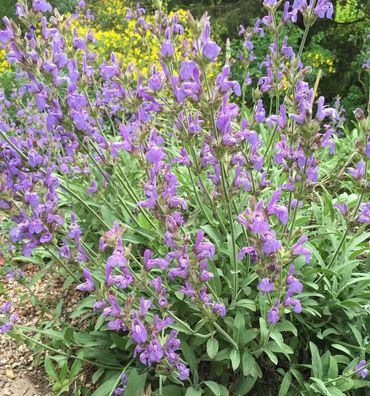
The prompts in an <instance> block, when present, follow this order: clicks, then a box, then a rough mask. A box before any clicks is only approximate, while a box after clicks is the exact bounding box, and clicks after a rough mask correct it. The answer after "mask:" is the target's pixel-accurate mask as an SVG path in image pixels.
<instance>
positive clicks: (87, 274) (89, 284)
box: [76, 268, 95, 292]
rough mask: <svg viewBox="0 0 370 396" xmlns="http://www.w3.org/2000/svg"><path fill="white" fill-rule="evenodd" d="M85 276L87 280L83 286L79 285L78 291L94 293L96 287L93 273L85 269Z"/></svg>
mask: <svg viewBox="0 0 370 396" xmlns="http://www.w3.org/2000/svg"><path fill="white" fill-rule="evenodd" d="M83 274H84V277H85V279H86V282H85V283H82V284H81V285H78V286H77V287H76V289H77V290H80V291H89V292H92V291H94V290H95V286H94V281H93V278H92V276H91V272H90V271H89V270H88V269H87V268H84V269H83Z"/></svg>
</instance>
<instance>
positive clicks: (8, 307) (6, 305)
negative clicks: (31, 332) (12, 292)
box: [0, 301, 12, 314]
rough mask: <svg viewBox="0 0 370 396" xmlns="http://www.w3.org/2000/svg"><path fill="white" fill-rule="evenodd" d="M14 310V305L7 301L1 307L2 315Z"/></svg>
mask: <svg viewBox="0 0 370 396" xmlns="http://www.w3.org/2000/svg"><path fill="white" fill-rule="evenodd" d="M11 308H12V303H11V302H10V301H6V302H5V303H4V304H3V305H2V306H1V307H0V313H3V314H5V313H8V312H9V311H10V310H11Z"/></svg>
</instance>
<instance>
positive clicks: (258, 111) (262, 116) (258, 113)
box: [254, 99, 266, 124]
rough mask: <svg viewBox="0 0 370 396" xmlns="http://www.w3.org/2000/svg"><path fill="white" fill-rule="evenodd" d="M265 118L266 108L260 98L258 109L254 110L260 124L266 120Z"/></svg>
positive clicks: (255, 117) (256, 119)
mask: <svg viewBox="0 0 370 396" xmlns="http://www.w3.org/2000/svg"><path fill="white" fill-rule="evenodd" d="M265 118H266V110H265V108H264V107H263V102H262V100H261V99H259V100H258V102H257V107H256V110H255V112H254V119H255V121H256V122H257V123H258V124H260V123H261V122H263V121H265Z"/></svg>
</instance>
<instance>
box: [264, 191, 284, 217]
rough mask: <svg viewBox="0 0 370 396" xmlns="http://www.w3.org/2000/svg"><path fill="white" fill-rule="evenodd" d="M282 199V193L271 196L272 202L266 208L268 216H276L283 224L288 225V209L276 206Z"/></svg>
mask: <svg viewBox="0 0 370 396" xmlns="http://www.w3.org/2000/svg"><path fill="white" fill-rule="evenodd" d="M280 197H281V191H274V192H273V194H272V196H271V200H270V202H269V203H268V205H267V207H266V209H267V214H268V215H272V214H275V215H276V216H277V217H278V219H279V220H280V221H281V222H282V223H283V224H286V223H287V222H288V208H287V207H286V206H284V205H277V204H276V202H277V201H279V199H280Z"/></svg>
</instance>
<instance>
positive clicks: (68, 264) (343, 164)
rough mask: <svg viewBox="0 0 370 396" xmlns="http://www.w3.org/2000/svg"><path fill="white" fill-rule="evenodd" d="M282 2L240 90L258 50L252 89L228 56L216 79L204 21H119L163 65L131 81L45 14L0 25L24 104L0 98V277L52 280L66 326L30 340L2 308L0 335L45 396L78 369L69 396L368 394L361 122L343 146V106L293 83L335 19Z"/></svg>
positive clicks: (45, 10)
mask: <svg viewBox="0 0 370 396" xmlns="http://www.w3.org/2000/svg"><path fill="white" fill-rule="evenodd" d="M287 4H288V5H287V6H286V9H285V11H284V13H283V14H281V13H279V12H278V11H277V9H278V7H279V5H280V4H279V3H277V2H275V1H272V0H269V1H266V2H265V3H264V7H265V9H266V12H267V15H266V16H265V17H264V18H263V19H262V20H261V21H257V23H256V25H255V26H254V27H252V28H242V29H241V32H240V34H241V36H242V37H243V48H241V50H243V51H242V52H243V53H242V54H241V55H242V56H241V57H240V58H241V62H243V66H244V68H245V70H246V72H247V73H248V72H249V68H250V64H251V62H252V61H253V60H254V57H255V56H256V54H255V51H254V48H256V42H258V41H257V40H258V35H262V34H264V33H266V34H267V32H269V33H270V34H272V37H273V44H272V45H270V46H269V47H268V49H267V53H264V54H263V56H264V58H265V59H264V61H263V64H262V66H261V76H260V77H259V79H258V81H255V82H256V83H257V84H255V88H254V89H253V91H252V90H251V86H252V85H254V82H253V80H252V81H251V80H250V79H249V78H243V81H244V83H243V84H242V86H240V85H239V83H238V82H237V81H235V80H232V79H231V68H232V66H233V65H232V64H231V61H230V60H231V59H230V49H229V48H227V49H226V53H225V57H226V63H225V65H224V67H223V68H222V70H221V72H219V73H218V72H217V68H216V67H215V64H216V62H217V59H218V57H219V54H220V50H221V48H220V47H219V46H218V45H217V44H216V42H215V41H214V40H213V38H212V37H211V35H210V23H209V19H208V17H207V15H204V16H203V17H202V18H201V19H200V20H199V21H197V20H194V19H193V18H192V17H191V15H188V16H187V18H184V19H183V20H180V18H179V16H178V15H176V14H174V15H171V16H169V15H167V14H166V13H165V12H164V11H163V10H158V11H157V12H156V13H155V14H154V15H153V16H151V17H150V18H149V17H145V19H144V17H143V16H144V15H145V14H144V10H143V9H142V8H140V7H138V8H136V9H134V10H131V11H129V19H130V20H132V21H135V29H137V31H140V32H142V34H141V35H139V36H140V40H143V41H142V42H141V44H140V46H141V47H140V48H143V47H144V46H145V43H146V42H147V41H145V40H146V37H147V35H150V37H151V40H154V41H155V43H156V47H157V48H158V49H159V51H158V52H159V55H158V57H159V64H158V65H157V66H154V67H153V65H151V64H148V66H147V69H146V72H144V71H142V70H141V71H139V70H138V69H137V68H136V67H135V65H130V64H128V65H127V66H126V64H125V60H124V59H119V58H118V57H117V56H116V55H115V54H114V53H112V54H111V57H110V60H109V61H107V60H104V59H103V60H101V59H99V58H97V57H96V54H95V53H94V52H93V51H92V50H91V49H92V48H94V46H93V43H91V42H92V41H93V39H92V37H91V34H90V33H88V32H87V33H86V34H87V37H83V36H80V35H79V34H78V31H77V30H74V26H76V23H78V21H77V22H76V21H74V17H73V16H70V17H69V18H64V17H62V16H60V15H59V14H58V13H54V15H53V16H50V12H52V9H51V6H50V5H49V3H47V2H46V1H45V0H35V1H34V2H33V3H32V8H31V9H27V8H26V6H25V5H24V4H23V3H20V4H19V6H18V9H17V12H18V15H19V17H20V18H19V23H20V24H23V27H22V29H23V31H25V32H26V34H23V33H22V29H19V28H18V26H17V25H16V23H14V22H9V21H8V20H5V26H6V28H5V30H2V31H0V40H1V42H2V43H3V45H4V47H5V48H6V50H7V54H8V61H9V62H10V63H11V64H14V67H16V69H17V75H18V78H19V81H18V83H19V84H20V87H19V88H15V89H14V92H12V94H11V95H10V96H7V95H5V94H4V95H1V96H0V100H1V102H0V106H1V112H0V114H1V115H0V117H1V118H0V139H1V140H0V158H1V162H0V164H1V169H2V173H1V175H0V186H1V190H0V207H1V208H2V209H3V216H4V217H5V218H6V221H5V222H4V227H5V226H8V228H9V233H8V235H3V237H6V238H8V242H7V244H8V249H4V252H3V254H4V257H5V258H4V259H5V261H6V262H9V261H10V260H13V261H27V260H32V261H33V262H34V263H37V264H39V265H40V267H41V269H42V270H43V271H53V272H56V271H59V272H60V273H62V274H63V275H64V277H65V287H68V286H70V285H71V284H73V285H74V286H75V287H77V289H78V290H79V291H81V301H80V302H79V304H78V306H77V307H76V308H75V310H74V312H73V313H72V315H71V319H78V320H80V321H81V322H80V324H81V325H80V326H72V325H70V326H69V325H66V324H65V323H60V324H58V325H55V326H54V327H53V328H49V327H46V328H44V329H27V328H25V327H22V326H19V325H17V316H16V313H15V312H14V308H13V307H11V305H10V304H6V305H4V306H3V307H1V314H2V315H1V318H0V321H1V322H2V326H1V332H2V333H8V334H9V335H11V336H13V337H15V338H16V339H19V340H21V339H23V340H25V341H26V342H28V343H30V345H35V344H36V345H37V348H39V349H41V350H47V351H48V355H47V356H46V358H45V361H44V365H45V369H46V371H47V373H48V374H49V376H50V379H51V381H52V383H53V387H54V390H55V392H56V393H57V394H63V393H66V392H68V391H71V389H72V385H73V383H74V382H75V381H76V379H77V378H78V374H79V372H80V370H81V369H82V367H83V365H89V366H96V371H95V372H94V374H93V375H92V381H93V383H94V384H96V390H94V391H92V390H89V389H87V388H80V389H79V388H78V387H75V390H74V394H76V395H79V394H84V395H93V396H104V395H105V396H111V395H113V394H114V395H121V394H123V393H125V394H126V395H130V396H132V395H140V394H143V393H144V394H146V395H168V396H175V395H186V396H194V395H202V394H203V395H205V396H207V395H240V396H242V395H246V394H248V393H250V392H253V393H255V394H259V395H264V394H279V395H296V394H302V395H313V394H323V395H344V394H345V393H344V392H347V394H348V393H349V394H356V395H359V394H361V392H363V394H365V392H367V388H369V382H368V381H366V380H363V379H364V378H365V377H366V376H367V367H368V364H367V362H366V353H367V352H368V351H369V339H368V335H367V330H366V329H368V326H369V305H368V296H369V293H370V277H369V275H368V273H367V271H368V269H369V265H370V264H369V259H368V258H367V254H368V252H369V245H368V240H369V237H370V232H369V231H368V228H367V226H368V223H369V221H370V215H369V212H370V203H369V202H367V200H368V188H369V184H368V181H367V177H368V173H369V170H368V165H367V162H368V158H369V156H370V141H369V123H370V118H369V117H366V115H365V113H364V110H361V109H357V111H356V117H357V124H356V128H355V129H354V130H353V131H351V132H350V131H346V135H345V137H343V138H341V137H340V134H341V129H342V122H343V114H342V111H341V109H340V104H339V103H337V104H336V106H335V107H328V106H325V105H324V103H325V100H324V97H322V96H320V97H317V89H318V84H319V79H318V78H316V81H315V82H314V87H313V88H311V87H310V85H309V84H308V83H307V82H306V81H305V79H306V78H307V77H308V75H309V72H310V70H309V68H305V67H303V66H302V65H301V61H302V54H303V48H304V44H305V39H306V37H307V35H308V31H309V29H310V27H311V26H312V25H313V23H314V22H315V21H316V20H317V19H318V18H324V17H327V18H330V17H331V15H332V5H331V3H330V2H329V1H321V2H318V4H317V5H310V6H307V5H305V3H304V2H299V3H298V4H296V3H295V4H294V5H289V3H287ZM83 6H84V2H80V3H79V7H80V8H83ZM80 11H81V10H80ZM298 13H299V14H300V15H302V16H303V18H304V21H305V25H306V30H305V32H304V35H303V39H302V41H301V43H300V46H299V49H298V51H297V52H295V51H294V50H293V49H292V48H291V47H290V44H289V41H288V36H284V29H285V28H284V26H285V24H287V23H291V22H294V21H295V19H296V15H297V14H298ZM80 14H81V12H80ZM181 22H182V23H181ZM185 32H188V33H187V34H189V35H190V36H189V37H186V36H187V34H186V36H185ZM138 40H139V37H138ZM149 50H150V49H149ZM257 50H258V47H257ZM138 67H140V68H141V65H140V66H139V65H138ZM365 71H366V72H368V69H365ZM249 93H250V100H248V101H247V102H245V101H244V100H243V99H245V98H246V96H248V95H249ZM238 103H239V104H238ZM267 103H268V106H266V104H267ZM267 107H268V108H269V109H267ZM336 148H337V149H336ZM4 245H5V244H4ZM18 249H21V254H20V253H19V250H18ZM14 274H16V272H13V273H10V276H14ZM81 278H82V281H81ZM76 285H77V286H76ZM15 309H16V307H15ZM30 332H31V335H30Z"/></svg>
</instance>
